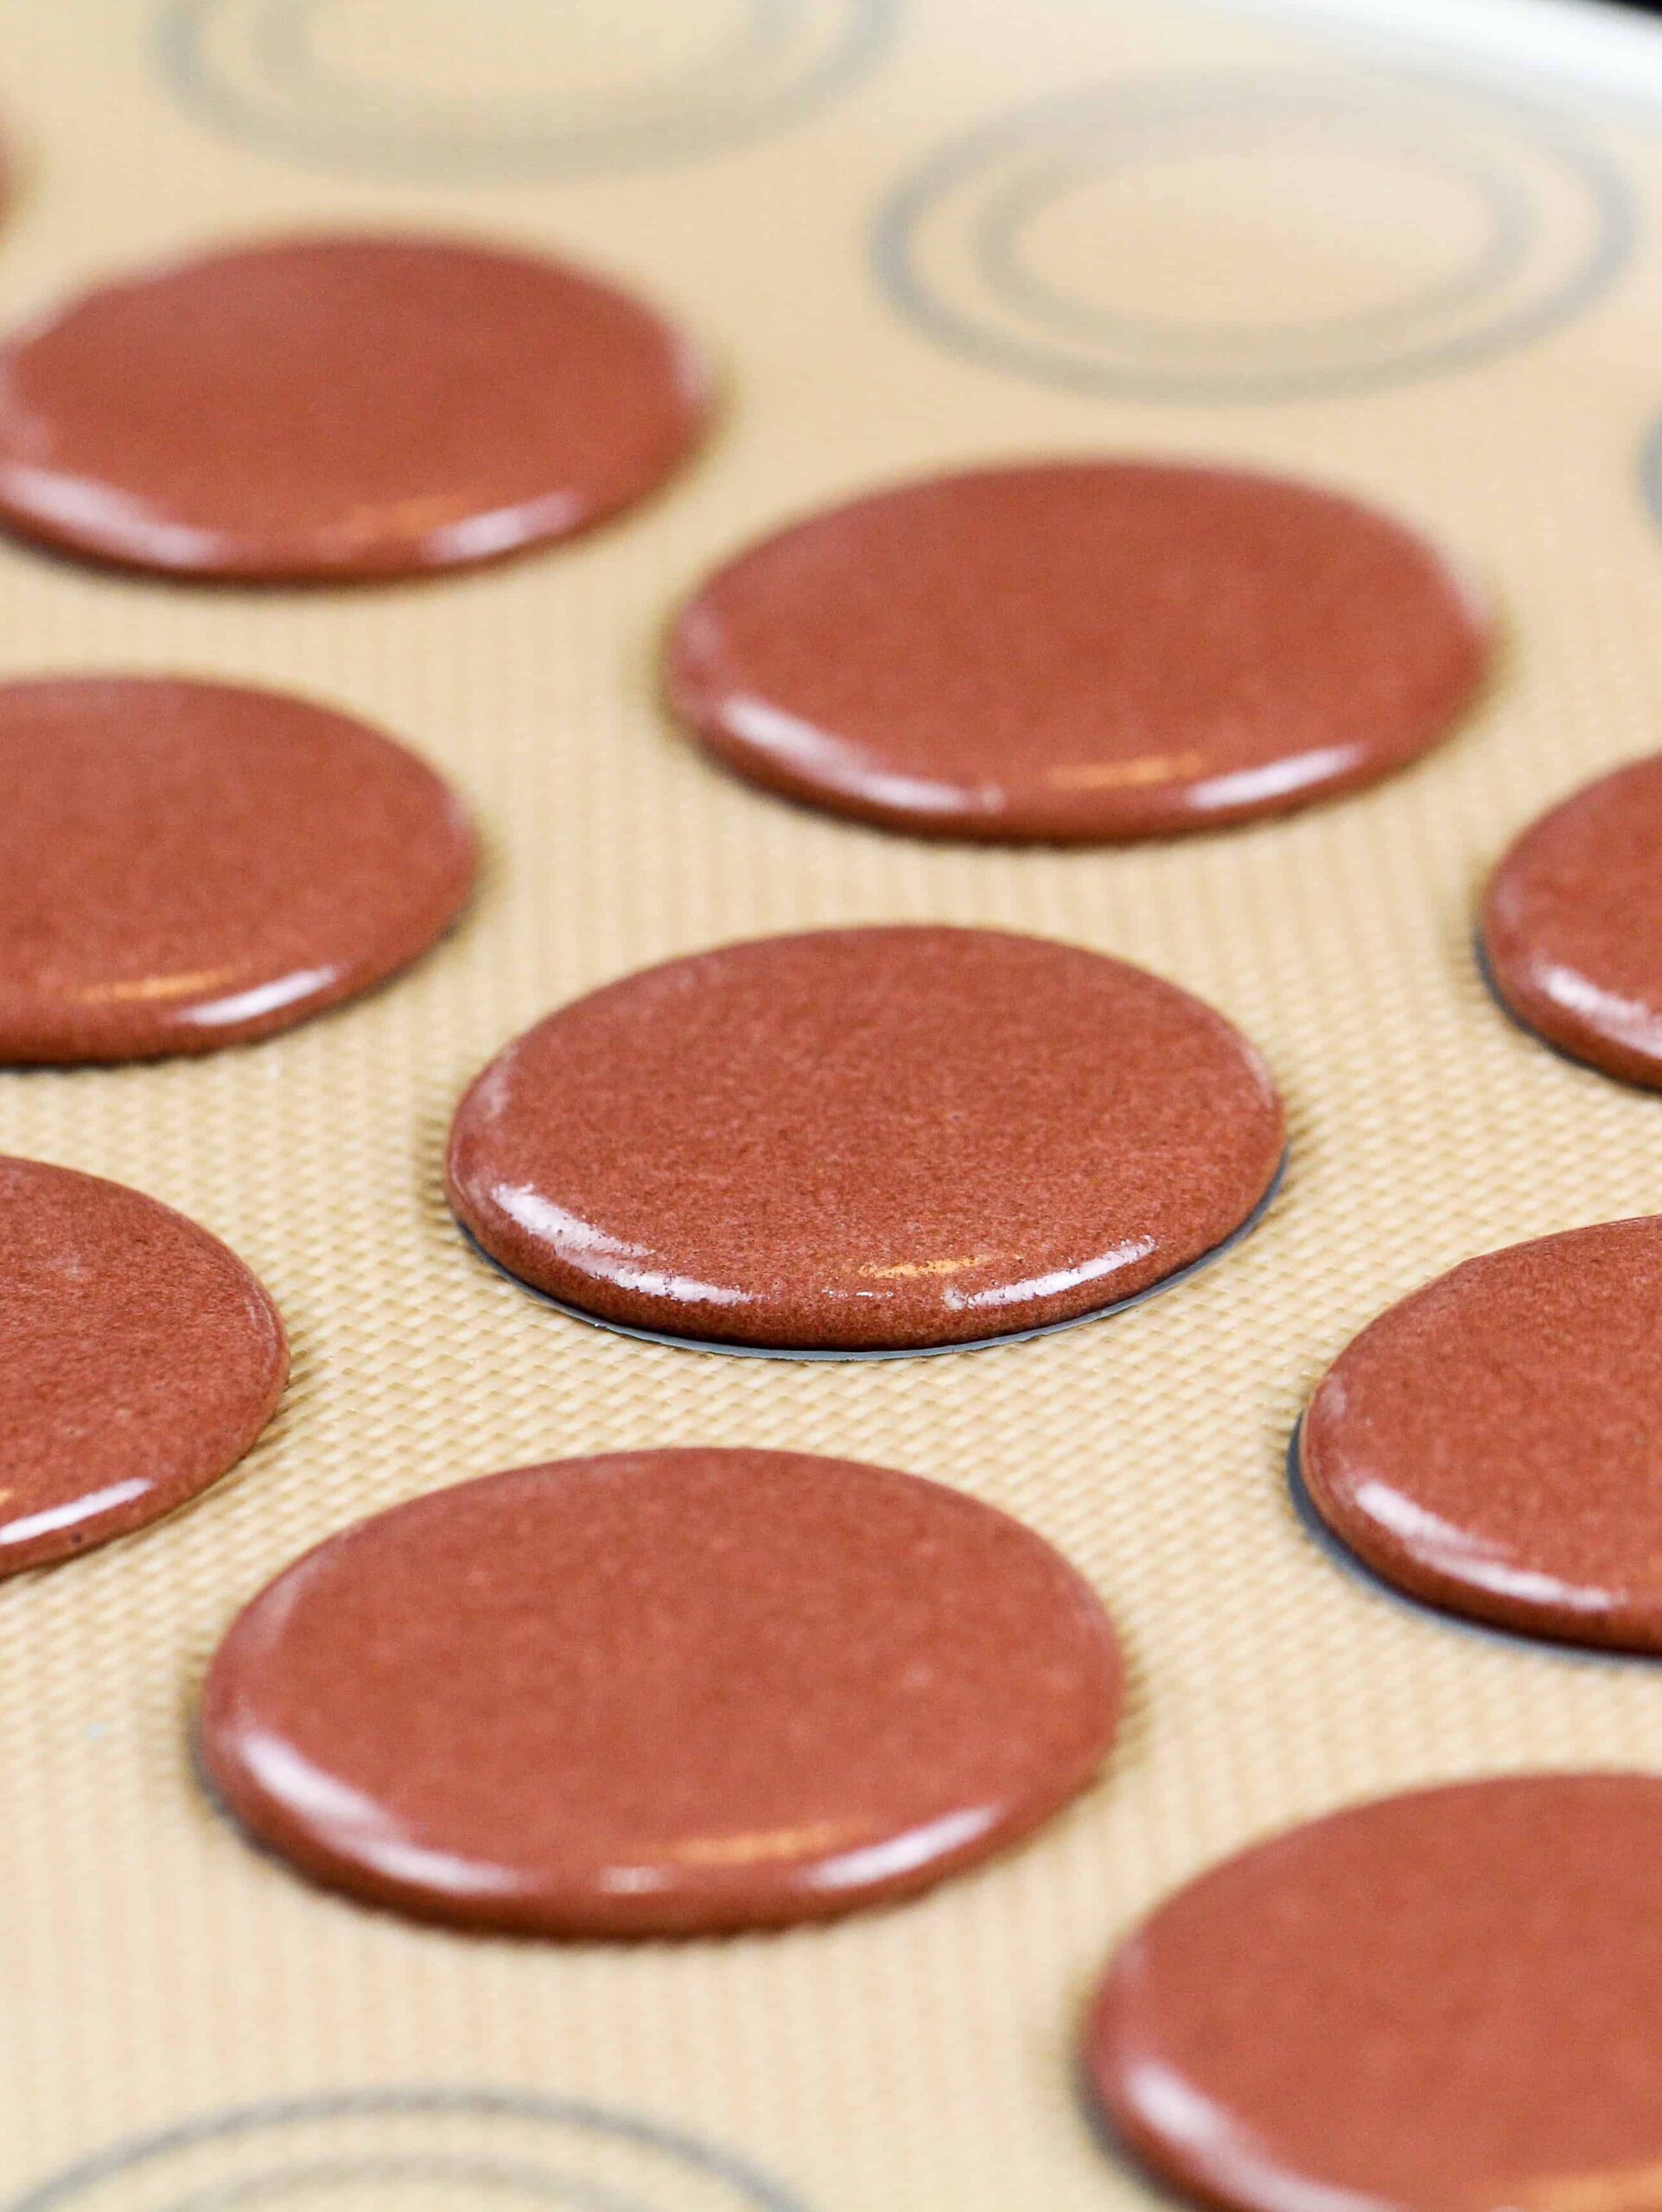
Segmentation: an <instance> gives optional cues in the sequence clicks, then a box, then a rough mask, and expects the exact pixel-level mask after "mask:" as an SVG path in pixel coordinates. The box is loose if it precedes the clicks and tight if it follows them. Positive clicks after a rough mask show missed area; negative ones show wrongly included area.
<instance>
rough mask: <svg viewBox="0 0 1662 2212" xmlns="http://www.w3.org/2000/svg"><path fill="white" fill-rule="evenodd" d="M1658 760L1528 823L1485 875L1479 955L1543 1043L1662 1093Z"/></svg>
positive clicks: (1661, 771)
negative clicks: (1490, 875) (1480, 953)
mask: <svg viewBox="0 0 1662 2212" xmlns="http://www.w3.org/2000/svg"><path fill="white" fill-rule="evenodd" d="M1659 852H1662V754H1658V755H1656V756H1654V757H1652V758H1651V759H1649V760H1634V761H1632V762H1630V763H1629V764H1628V765H1627V766H1626V767H1624V768H1618V769H1616V770H1615V771H1614V772H1613V773H1612V774H1610V775H1608V776H1602V777H1600V779H1598V781H1597V782H1596V783H1593V784H1589V785H1586V786H1585V788H1584V789H1582V790H1581V791H1576V793H1575V794H1574V795H1573V796H1572V797H1571V798H1567V799H1565V800H1564V801H1563V804H1561V805H1558V806H1556V807H1554V808H1553V809H1552V810H1551V812H1550V813H1548V814H1545V815H1543V816H1542V817H1541V818H1540V820H1539V821H1538V822H1536V823H1532V824H1531V826H1530V828H1528V829H1525V831H1524V833H1523V834H1522V836H1519V838H1518V840H1517V841H1516V842H1515V843H1514V844H1513V845H1512V848H1511V849H1510V850H1509V851H1508V852H1507V853H1506V856H1505V857H1504V859H1503V860H1502V861H1501V862H1500V866H1499V867H1498V868H1496V870H1495V872H1494V874H1493V876H1492V877H1491V879H1490V881H1489V886H1488V890H1487V895H1486V897H1485V899H1484V902H1483V936H1482V943H1483V956H1484V961H1485V964H1486V965H1487V969H1488V972H1489V976H1490V978H1491V980H1492V982H1493V985H1494V988H1495V989H1496V990H1497V991H1498V992H1499V994H1500V998H1501V1000H1502V1001H1503V1003H1504V1004H1505V1005H1506V1007H1508V1008H1510V1010H1511V1011H1512V1013H1513V1014H1516V1015H1517V1017H1518V1019H1519V1021H1521V1022H1523V1023H1524V1024H1525V1027H1527V1028H1530V1029H1533V1030H1535V1031H1536V1032H1537V1033H1538V1034H1539V1035H1540V1036H1541V1037H1543V1038H1544V1039H1545V1040H1546V1041H1547V1043H1548V1044H1550V1045H1556V1046H1557V1047H1558V1049H1559V1051H1560V1052H1568V1053H1570V1054H1571V1055H1572V1057H1573V1058H1576V1059H1578V1060H1585V1061H1586V1062H1587V1063H1588V1065H1589V1066H1591V1067H1595V1068H1600V1069H1602V1071H1603V1072H1604V1073H1605V1074H1606V1075H1614V1076H1621V1077H1625V1078H1626V1079H1627V1081H1628V1082H1629V1083H1640V1084H1646V1085H1647V1086H1649V1087H1650V1088H1651V1089H1652V1090H1662V868H1659V867H1658V864H1657V855H1658V854H1659Z"/></svg>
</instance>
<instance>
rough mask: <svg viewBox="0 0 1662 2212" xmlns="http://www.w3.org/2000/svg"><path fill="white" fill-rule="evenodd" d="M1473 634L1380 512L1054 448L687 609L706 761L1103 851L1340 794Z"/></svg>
mask: <svg viewBox="0 0 1662 2212" xmlns="http://www.w3.org/2000/svg"><path fill="white" fill-rule="evenodd" d="M1487 654H1488V635H1487V624H1486V622H1485V620H1484V619H1483V617H1482V616H1481V613H1479V611H1478V610H1477V607H1476V606H1475V603H1474V601H1473V599H1472V597H1471V595H1470V594H1469V593H1468V590H1467V589H1466V588H1465V587H1464V585H1463V584H1462V583H1461V582H1460V581H1459V580H1458V579H1457V578H1456V577H1455V575H1454V574H1453V572H1452V571H1451V570H1450V569H1449V567H1448V566H1447V565H1446V563H1444V562H1443V561H1442V558H1441V556H1439V555H1438V554H1437V553H1436V552H1435V551H1434V550H1432V549H1431V548H1430V546H1428V545H1427V544H1425V543H1423V541H1422V540H1421V539H1420V538H1419V537H1417V536H1416V535H1415V534H1414V533H1413V532H1412V531H1409V530H1408V529H1406V528H1404V526H1403V525H1402V524H1399V523H1398V522H1396V521H1394V520H1392V519H1391V518H1390V517H1388V516H1385V515H1383V514H1379V513H1378V512H1375V511H1373V510H1372V508H1369V507H1366V506H1363V505H1359V504H1358V503H1357V502H1356V501H1354V500H1353V499H1346V498H1341V497H1339V496H1337V495H1335V494H1334V493H1329V492H1326V491H1321V490H1318V489H1315V488H1314V487H1312V486H1308V485H1303V484H1299V483H1295V482H1290V481H1287V480H1282V479H1278V478H1275V477H1270V476H1264V475H1258V474H1250V473H1247V472H1245V471H1241V470H1232V469H1224V468H1216V467H1183V466H1177V465H1172V464H1168V463H1163V462H1154V461H1045V462H1035V463H1029V464H1026V465H1022V466H1016V467H1003V468H996V469H981V470H977V471H973V472H970V473H966V474H961V475H953V476H944V477H937V478H933V479H929V480H925V481H921V482H918V483H914V484H908V485H902V486H898V487H895V488H894V489H890V490H888V491H882V492H878V493H874V494H871V495H870V496H869V497H866V498H863V499H856V500H854V501H852V502H850V504H848V505H844V506H838V507H835V508H831V509H830V510H828V511H826V512H824V513H822V514H819V515H816V516H814V517H812V518H810V519H808V520H806V521H804V522H801V523H799V524H796V525H794V526H793V527H792V528H790V529H787V530H785V531H781V532H780V533H779V534H778V535H777V536H774V537H769V538H767V539H766V540H764V541H763V542H762V543H760V544H758V545H756V546H755V547H753V548H752V549H751V550H748V552H744V553H742V554H741V555H739V556H738V557H737V558H735V560H733V561H732V562H730V563H729V564H728V565H727V566H726V567H725V568H723V569H719V570H718V571H717V572H716V574H715V575H713V576H711V577H710V579H709V581H708V582H705V583H704V585H703V586H702V587H701V588H699V589H698V590H697V592H696V593H695V594H694V595H693V596H692V598H691V600H690V601H689V602H688V603H687V605H686V607H685V608H684V610H683V612H682V613H681V615H680V617H679V620H678V622H677V624H676V626H675V628H674V631H673V632H672V638H671V641H670V645H669V652H668V660H667V685H668V692H669V696H670V699H671V702H672V705H673V706H674V708H675V709H676V710H677V712H678V714H679V715H681V717H682V718H683V720H684V721H685V722H686V723H687V724H688V725H689V726H690V727H691V728H692V729H693V730H694V731H696V732H697V734H698V736H699V737H700V738H701V739H702V741H703V742H704V744H705V745H706V746H707V747H709V748H710V751H711V752H713V753H715V754H716V756H717V757H718V758H720V759H721V760H724V761H725V762H727V763H728V764H729V766H733V767H735V768H737V769H738V770H740V771H741V772H742V773H743V774H745V775H747V776H749V777H751V778H752V779H755V781H756V782H758V783H761V784H765V785H769V786H770V787H771V788H773V789H774V790H777V791H783V792H785V793H786V794H788V795H789V796H791V797H793V798H799V799H804V800H806V801H808V802H809V803H811V804H817V805H820V806H824V807H826V808H829V809H831V810H833V811H836V812H840V813H845V814H851V815H855V816H857V817H861V818H863V819H865V820H868V821H872V822H877V823H884V824H886V825H888V826H889V827H891V828H895V829H911V830H917V831H925V832H930V833H935V834H940V835H946V836H960V837H979V838H1004V839H1021V838H1039V839H1050V840H1055V841H1058V842H1112V841H1114V840H1118V839H1126V838H1137V837H1149V836H1168V835H1171V834H1174V833H1175V832H1179V831H1183V830H1194V829H1206V828H1208V827H1215V826H1218V825H1220V824H1223V823H1231V822H1238V821H1245V820H1248V819H1250V818H1251V817H1256V816H1261V815H1274V814H1281V813H1284V812H1286V811H1287V810H1289V808H1293V807H1297V806H1302V805H1305V804H1309V803H1310V802H1312V801H1314V800H1316V799H1320V798H1328V797H1332V796H1334V795H1336V794H1337V793H1339V792H1341V791H1347V790H1349V789H1352V788H1353V787H1355V786H1357V785H1362V784H1366V783H1371V782H1372V781H1374V780H1375V779H1378V778H1379V777H1381V776H1384V775H1386V774H1388V773H1390V772H1391V771H1392V770H1394V769H1397V768H1400V767H1402V766H1404V765H1405V764H1406V763H1407V762H1409V761H1410V760H1414V759H1416V758H1417V756H1418V755H1419V754H1421V753H1424V752H1425V751H1426V750H1427V749H1428V748H1429V747H1431V746H1433V745H1435V744H1436V743H1437V742H1438V741H1439V740H1441V739H1442V738H1443V737H1445V736H1447V735H1448V734H1449V732H1450V731H1451V729H1452V728H1453V727H1454V726H1455V722H1456V721H1457V720H1458V718H1459V716H1460V715H1461V712H1462V711H1463V710H1464V709H1465V708H1466V707H1467V706H1468V703H1469V702H1470V701H1471V700H1472V698H1473V696H1474V693H1475V692H1476V690H1477V688H1478V686H1479V684H1480V683H1481V678H1482V676H1483V672H1484V669H1485V665H1486V662H1487Z"/></svg>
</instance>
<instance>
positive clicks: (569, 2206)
mask: <svg viewBox="0 0 1662 2212" xmlns="http://www.w3.org/2000/svg"><path fill="white" fill-rule="evenodd" d="M351 2181H394V2182H397V2181H414V2182H432V2181H442V2182H444V2183H451V2182H455V2183H468V2184H470V2185H472V2186H473V2187H474V2188H479V2187H483V2188H486V2189H491V2190H501V2191H502V2192H503V2193H505V2194H508V2193H511V2194H512V2195H513V2196H517V2197H519V2198H521V2199H522V2200H527V2201H529V2202H532V2203H534V2204H556V2205H562V2206H564V2208H565V2212H650V2208H649V2207H647V2208H643V2206H642V2203H641V2200H640V2197H638V2196H634V2195H630V2196H623V2195H621V2193H620V2192H619V2191H618V2190H614V2189H612V2188H610V2187H607V2186H599V2185H596V2184H595V2183H592V2182H586V2181H584V2180H583V2178H582V2177H581V2176H578V2175H572V2174H557V2173H553V2172H551V2171H550V2170H549V2169H548V2168H547V2167H546V2166H528V2165H525V2164H518V2163H516V2164H509V2163H508V2162H507V2161H506V2160H504V2159H500V2158H451V2157H437V2158H422V2157H419V2156H416V2157H412V2156H411V2155H410V2154H409V2153H407V2152H404V2153H397V2152H395V2153H392V2154H391V2155H389V2156H387V2157H385V2158H381V2157H378V2156H377V2155H376V2154H374V2153H373V2152H369V2153H366V2154H365V2155H364V2156H362V2157H359V2158H318V2159H314V2160H312V2161H311V2162H309V2164H294V2165H286V2166H271V2167H268V2168H267V2169H266V2171H264V2173H258V2174H246V2175H243V2176H241V2177H237V2176H232V2178H231V2179H230V2180H228V2181H225V2182H210V2183H209V2184H208V2185H207V2188H206V2189H194V2190H192V2191H191V2193H190V2195H189V2196H175V2197H171V2198H169V2201H168V2202H167V2203H166V2204H164V2205H162V2206H160V2207H158V2208H157V2212H235V2208H236V2207H237V2206H239V2205H249V2204H277V2203H281V2202H283V2199H285V2198H287V2197H290V2196H293V2195H294V2194H295V2192H296V2190H308V2189H316V2188H319V2187H322V2188H324V2189H328V2188H333V2187H334V2185H335V2184H336V2183H341V2182H351Z"/></svg>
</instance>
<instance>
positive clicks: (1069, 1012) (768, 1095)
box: [448, 926, 1284, 1351]
mask: <svg viewBox="0 0 1662 2212" xmlns="http://www.w3.org/2000/svg"><path fill="white" fill-rule="evenodd" d="M1283 1146H1284V1122H1283V1110H1282V1106H1281V1102H1280V1099H1279V1097H1278V1096H1277V1092H1276V1090H1275V1087H1274V1085H1273V1084H1272V1083H1271V1081H1270V1077H1269V1075H1268V1073H1267V1071H1266V1070H1265V1069H1264V1064H1263V1062H1262V1061H1261V1060H1260V1058H1258V1054H1257V1053H1256V1052H1254V1051H1253V1049H1252V1047H1251V1046H1250V1045H1249V1044H1248V1043H1247V1042H1246V1041H1245V1039H1244V1038H1242V1037H1241V1036H1240V1034H1239V1032H1238V1031H1236V1030H1234V1029H1233V1028H1232V1027H1231V1026H1230V1025H1229V1023H1228V1022H1226V1020H1224V1019H1223V1017H1222V1016H1221V1015H1219V1014H1216V1013H1214V1012H1213V1009H1212V1008H1211V1007H1207V1006H1204V1005H1203V1004H1201V1003H1200V1001H1198V1000H1195V999H1194V998H1191V997H1190V996H1189V995H1188V994H1187V993H1186V992H1183V991H1181V990H1179V989H1177V988H1175V986H1173V985H1172V984H1169V983H1167V982H1162V981H1161V980H1160V979H1159V978H1157V977H1155V976H1148V975H1145V974H1144V973H1143V972H1142V971H1141V970H1140V969H1134V968H1131V967H1129V966H1127V965H1125V964H1124V963H1121V962H1118V961H1114V960H1110V959H1107V958H1105V957H1103V956H1102V955H1100V954H1098V953H1094V952H1090V951H1086V950H1083V949H1081V948H1079V947H1077V946H1070V945H1060V944H1049V943H1047V942H1045V941H1044V940H1042V939H1039V938H1022V937H1015V936H1010V935H1007V934H1005V933H1003V932H1002V931H990V930H961V929H952V928H946V927H933V926H920V927H910V926H896V927H889V928H878V929H856V930H841V931H816V932H811V933H809V934H807V935H805V936H800V937H788V938H767V939H762V940H760V941H757V942H755V943H751V944H737V945H731V946H728V947H725V948H723V949H722V950H717V951H715V952H710V953H704V954H697V955H695V956H693V957H690V958H687V959H684V960H679V961H674V962H671V963H668V964H667V965H666V966H665V967H662V968H658V969H649V970H647V971H646V972H645V973H644V974H641V975H639V976H630V977H627V978H626V979H625V980H624V981H622V982H619V983H614V984H612V985H609V986H608V987H606V988H603V989H602V990H600V991H597V992H595V993H593V994H592V995H590V996H589V997H588V998H586V999H583V1000H580V1001H577V1002H576V1004H575V1005H573V1006H570V1007H565V1008H564V1009H562V1010H561V1011H560V1012H559V1013H557V1014H552V1015H551V1016H550V1017H549V1018H548V1019H547V1020H545V1021H544V1022H542V1023H541V1024H539V1025H538V1027H536V1028H534V1029H532V1030H531V1031H530V1032H528V1033H526V1034H525V1036H524V1037H522V1038H520V1039H519V1040H518V1041H517V1042H516V1043H514V1044H513V1045H511V1046H508V1047H507V1049H506V1051H505V1052H502V1053H501V1054H500V1055H499V1057H498V1058H496V1060H494V1062H493V1063H492V1064H491V1065H490V1066H489V1067H488V1068H487V1070H486V1071H485V1072H484V1073H483V1074H482V1075H481V1077H479V1079H478V1080H477V1081H476V1082H475V1083H474V1085H473V1087H472V1089H471V1090H469V1091H468V1095H467V1096H466V1097H465V1098H464V1099H463V1101H462V1105H461V1107H460V1108H459V1109H458V1111H457V1114H456V1117H455V1123H454V1126H453V1128H452V1132H451V1140H450V1147H449V1162H448V1181H449V1196H450V1202H451V1205H452V1206H453V1207H454V1209H455V1212H456V1214H457V1216H458V1217H459V1219H460V1220H461V1221H462V1224H463V1225H464V1227H465V1228H466V1229H467V1230H468V1231H469V1232H470V1234H471V1235H472V1236H474V1238H476V1239H477V1241H478V1242H479V1243H480V1244H481V1246H482V1247H483V1249H485V1251H486V1252H487V1254H489V1255H490V1256H491V1257H493V1258H494V1259H495V1260H497V1261H498V1262H500V1264H501V1265H502V1266H503V1267H504V1268H506V1269H507V1270H508V1271H509V1272H510V1273H511V1274H514V1275H516V1276H518V1277H519V1279H520V1280H521V1281H525V1282H527V1283H529V1284H530V1285H532V1287H534V1288H536V1289H538V1290H542V1291H544V1292H546V1293H548V1294H550V1295H551V1296H552V1297H554V1298H556V1299H558V1300H564V1301H565V1302H568V1303H570V1304H571V1305H573V1306H577V1307H580V1308H582V1309H583V1310H584V1311H585V1312H587V1313H593V1314H595V1315H597V1316H599V1317H600V1318H602V1319H609V1320H614V1321H618V1322H621V1323H625V1324H628V1325H639V1326H643V1327H648V1328H653V1329H657V1330H662V1331H664V1332H666V1333H669V1334H672V1335H677V1336H681V1337H685V1338H690V1339H694V1340H704V1341H712V1340H713V1341H718V1342H722V1341H724V1342H727V1343H732V1344H755V1345H762V1346H772V1347H785V1348H798V1349H804V1350H820V1351H824V1350H833V1349H837V1350H843V1349H885V1348H886V1349H901V1350H904V1349H907V1348H921V1347H929V1346H934V1345H941V1344H967V1343H975V1342H977V1341H979V1340H984V1339H985V1338H989V1337H992V1336H997V1335H999V1334H1003V1333H1016V1332H1021V1331H1023V1330H1029V1329H1032V1328H1034V1327H1035V1326H1041V1325H1045V1324H1048V1323H1051V1322H1058V1321H1062V1320H1066V1319H1072V1318H1074V1317H1077V1316H1079V1315H1082V1314H1085V1313H1094V1312H1097V1311H1099V1310H1100V1309H1102V1308H1104V1307H1105V1306H1114V1305H1118V1303H1120V1302H1121V1301H1122V1300H1125V1299H1127V1298H1129V1297H1131V1296H1133V1295H1135V1294H1137V1293H1138V1292H1140V1291H1142V1290H1144V1289H1146V1288H1148V1287H1150V1286H1151V1285H1153V1284H1155V1283H1157V1282H1161V1281H1164V1280H1166V1279H1167V1278H1168V1277H1169V1276H1171V1275H1174V1274H1178V1273H1180V1272H1181V1271H1182V1270H1184V1269H1185V1268H1188V1266H1189V1265H1190V1264H1191V1263H1192V1262H1194V1261H1196V1260H1197V1259H1199V1258H1200V1257H1201V1256H1202V1255H1206V1254H1207V1253H1209V1252H1211V1251H1213V1250H1214V1249H1216V1248H1217V1247H1218V1246H1219V1245H1220V1244H1222V1243H1225V1242H1226V1240H1227V1239H1228V1238H1229V1237H1230V1236H1232V1234H1233V1233H1234V1232H1236V1231H1237V1230H1239V1229H1240V1228H1241V1226H1242V1225H1243V1224H1244V1223H1245V1222H1246V1221H1247V1220H1248V1219H1250V1218H1251V1216H1252V1215H1253V1213H1254V1211H1255V1210H1256V1209H1257V1208H1258V1205H1260V1202H1261V1201H1262V1200H1263V1199H1264V1196H1265V1193H1266V1192H1268V1190H1269V1189H1270V1185H1271V1183H1272V1182H1273V1180H1274V1178H1275V1176H1276V1173H1277V1169H1278V1167H1279V1165H1280V1162H1281V1158H1282V1154H1283Z"/></svg>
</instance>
